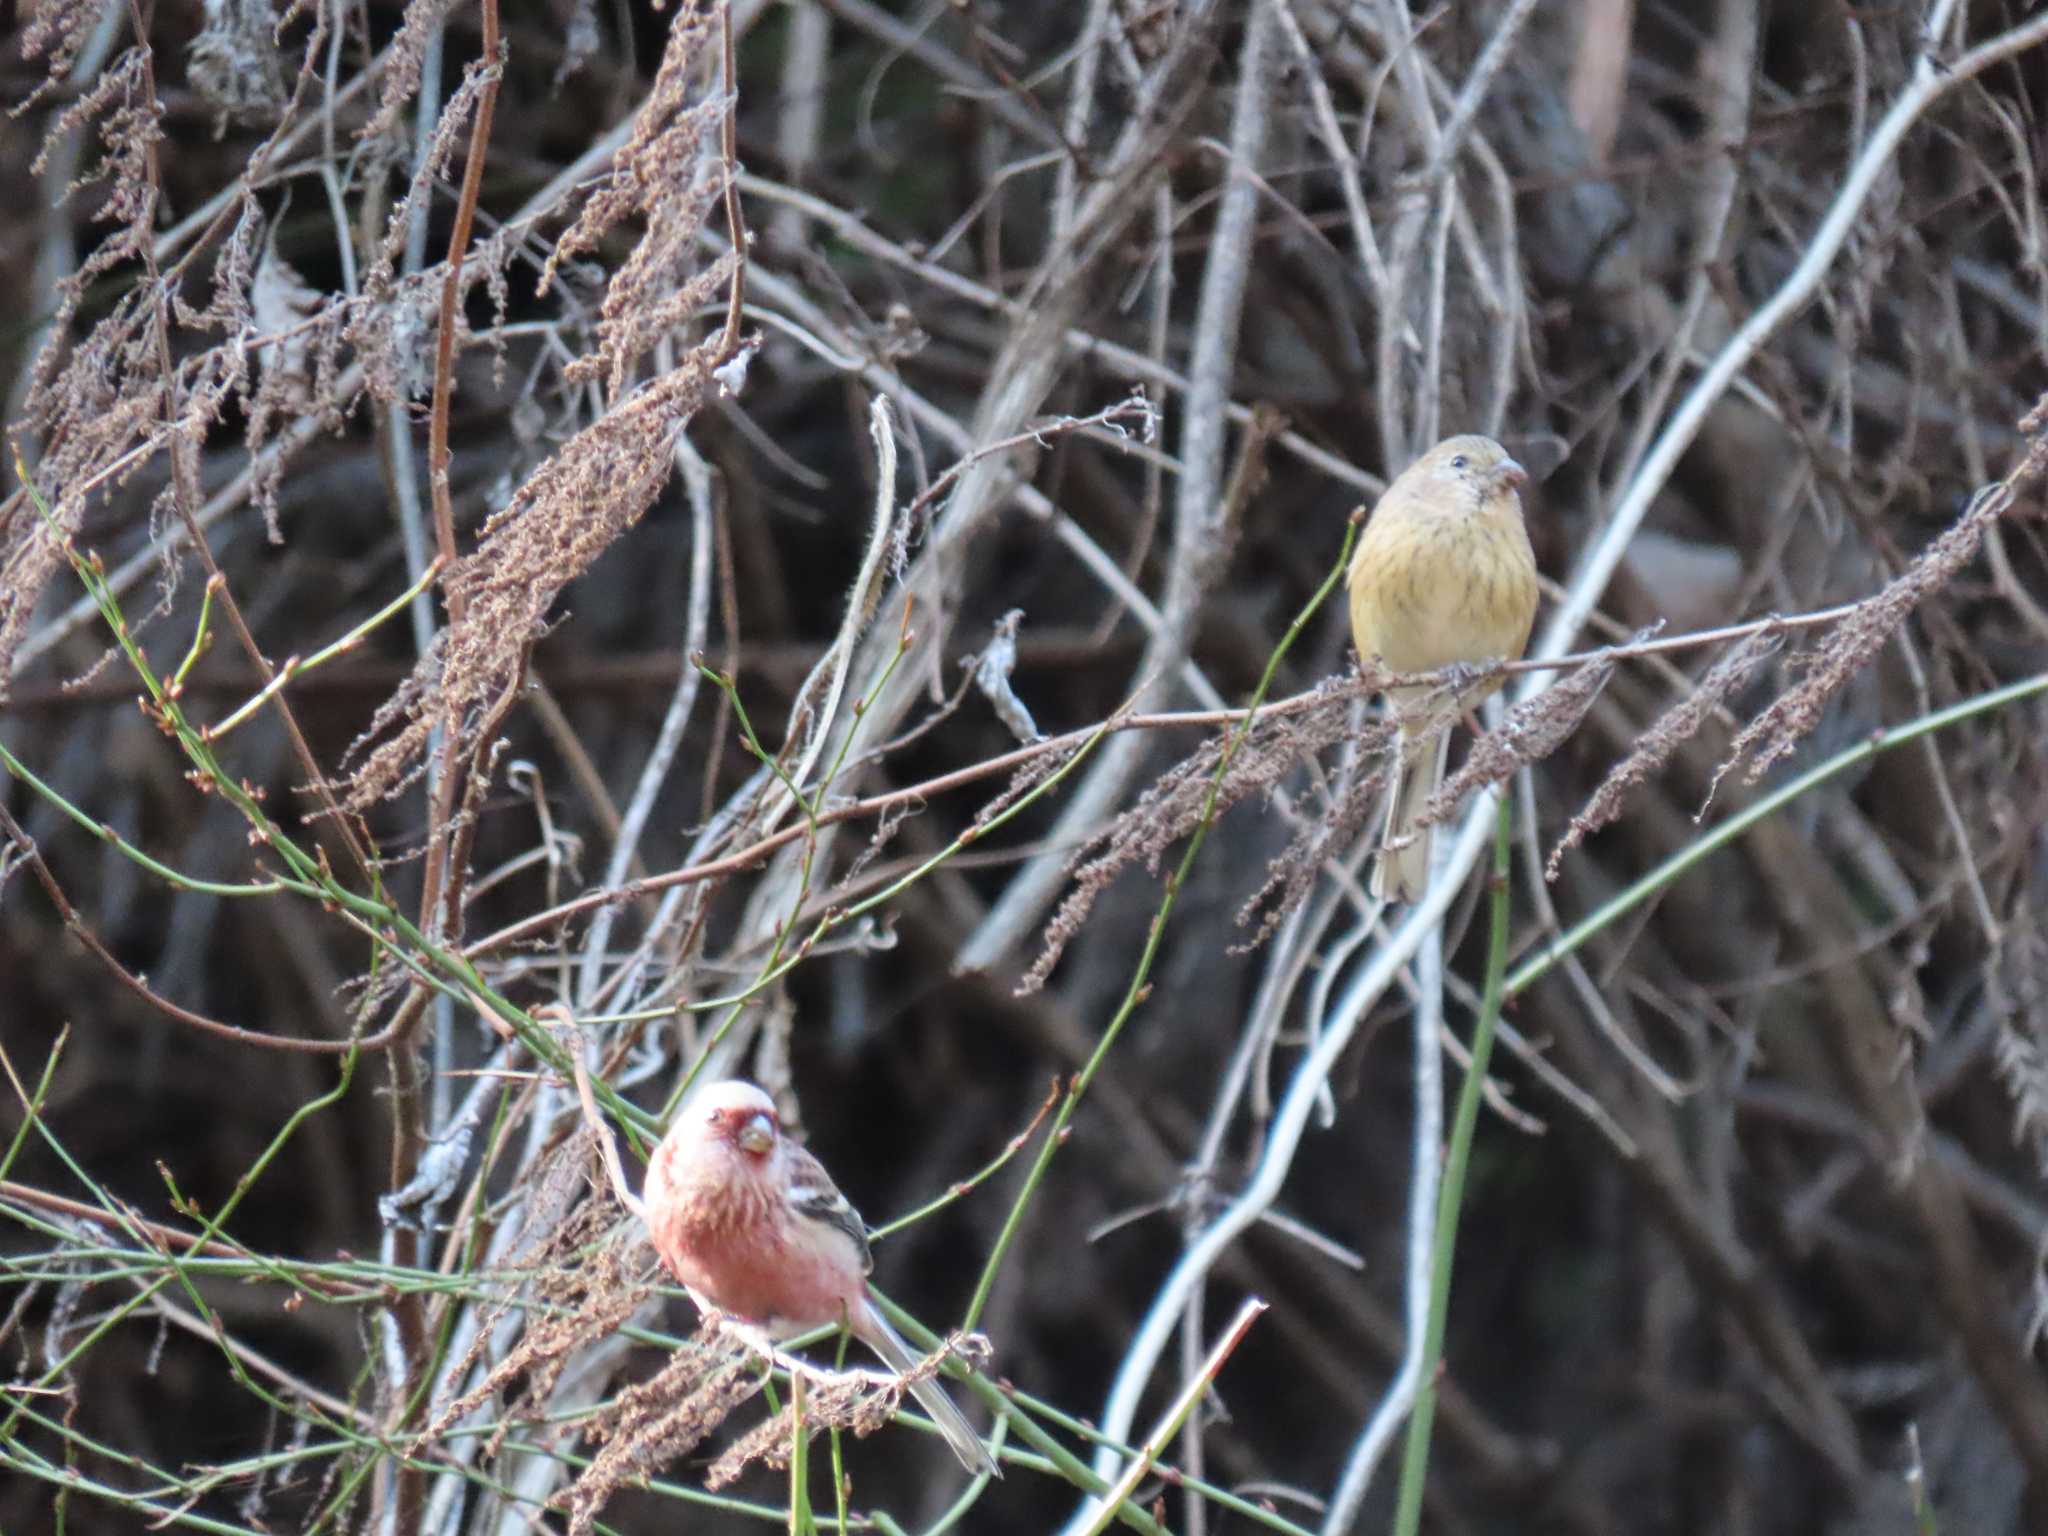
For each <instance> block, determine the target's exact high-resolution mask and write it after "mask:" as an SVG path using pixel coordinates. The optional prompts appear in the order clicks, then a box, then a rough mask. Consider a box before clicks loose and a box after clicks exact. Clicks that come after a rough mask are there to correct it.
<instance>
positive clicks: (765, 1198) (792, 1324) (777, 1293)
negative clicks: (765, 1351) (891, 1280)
mask: <svg viewBox="0 0 2048 1536" xmlns="http://www.w3.org/2000/svg"><path fill="white" fill-rule="evenodd" d="M647 1214H648V1230H649V1232H650V1234H651V1235H652V1236H653V1238H654V1247H655V1251H656V1252H657V1253H658V1254H660V1255H661V1260H662V1262H663V1263H664V1264H666V1265H667V1266H668V1269H669V1272H670V1273H671V1274H673V1275H674V1276H675V1277H676V1279H678V1280H680V1281H681V1282H682V1283H683V1284H684V1285H686V1286H688V1287H689V1288H690V1289H691V1290H692V1291H694V1292H696V1293H697V1294H698V1295H699V1296H701V1297H703V1298H704V1300H706V1301H708V1302H709V1303H710V1304H711V1305H712V1306H714V1307H716V1308H718V1309H719V1310H720V1311H722V1312H728V1313H730V1314H732V1315H733V1316H734V1317H737V1318H741V1319H744V1320H745V1321H747V1322H751V1323H757V1324H760V1325H762V1326H764V1327H767V1328H769V1329H770V1330H771V1331H773V1332H790V1333H795V1332H801V1331H802V1330H804V1329H807V1328H815V1327H818V1326H820V1325H822V1324H826V1323H836V1322H838V1321H839V1320H840V1319H841V1318H842V1317H845V1316H847V1315H849V1314H850V1313H852V1312H854V1311H855V1310H856V1309H857V1308H858V1306H859V1303H860V1300H861V1297H862V1295H863V1292H864V1289H865V1284H866V1282H865V1280H864V1277H863V1276H862V1275H861V1274H860V1273H859V1272H858V1270H856V1269H852V1268H849V1267H848V1266H847V1265H846V1264H844V1263H841V1262H838V1254H837V1252H836V1247H835V1246H834V1245H831V1244H821V1243H818V1242H814V1241H805V1240H804V1238H805V1236H806V1232H805V1224H802V1223H800V1222H798V1221H797V1218H795V1217H794V1215H793V1214H792V1213H791V1212H790V1211H789V1209H788V1206H787V1205H786V1204H785V1203H784V1202H783V1201H782V1200H781V1198H780V1197H779V1196H778V1195H776V1194H775V1193H774V1192H772V1191H768V1190H764V1189H761V1188H760V1187H758V1186H756V1185H750V1184H747V1183H742V1182H739V1181H735V1182H734V1183H732V1184H729V1185H727V1186H726V1187H724V1188H720V1189H717V1190H711V1189H707V1188H705V1187H703V1186H702V1185H697V1186H695V1187H685V1188H669V1189H666V1190H664V1191H663V1198H661V1199H660V1200H658V1201H655V1202H652V1203H650V1205H649V1209H648V1213H647Z"/></svg>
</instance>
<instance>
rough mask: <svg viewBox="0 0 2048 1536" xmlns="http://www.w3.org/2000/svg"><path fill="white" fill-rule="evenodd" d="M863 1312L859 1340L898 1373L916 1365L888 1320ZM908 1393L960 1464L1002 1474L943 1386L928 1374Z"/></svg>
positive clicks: (913, 1383) (988, 1473)
mask: <svg viewBox="0 0 2048 1536" xmlns="http://www.w3.org/2000/svg"><path fill="white" fill-rule="evenodd" d="M865 1312H866V1316H865V1317H863V1318H862V1319H861V1322H862V1327H861V1328H860V1330H859V1332H860V1336H861V1339H862V1340H863V1341H864V1342H865V1343H866V1344H867V1346H868V1348H869V1349H872V1350H873V1351H874V1352H875V1353H876V1354H878V1355H880V1356H881V1357H882V1363H883V1364H884V1365H886V1366H888V1367H889V1369H890V1370H892V1371H894V1372H896V1374H897V1375H899V1376H908V1375H909V1374H910V1373H911V1372H912V1371H913V1370H915V1369H916V1368H917V1351H916V1350H914V1349H912V1348H911V1347H910V1345H909V1344H908V1342H906V1341H905V1339H904V1337H903V1335H902V1334H900V1333H898V1332H897V1331H896V1330H895V1329H894V1328H891V1327H890V1326H889V1324H888V1321H887V1319H885V1318H884V1317H883V1316H882V1314H881V1313H880V1312H878V1311H877V1310H876V1309H875V1308H874V1306H873V1305H872V1304H870V1305H869V1306H868V1307H866V1308H865ZM910 1395H911V1396H912V1397H914V1398H916V1399H917V1402H918V1406H919V1407H921V1408H922V1409H924V1411H925V1412H926V1413H928V1414H930V1415H931V1416H932V1422H933V1423H934V1424H936V1425H937V1426H938V1427H939V1433H940V1434H942V1435H944V1436H945V1437H946V1444H948V1445H950V1446H951V1447H952V1448H953V1454H954V1455H955V1456H958V1457H959V1458H960V1465H961V1466H963V1467H965V1468H966V1469H967V1470H968V1471H969V1472H972V1473H974V1474H975V1475H976V1476H983V1475H986V1476H988V1477H1001V1476H1002V1475H1003V1469H1002V1468H1001V1467H999V1466H997V1465H996V1459H995V1457H994V1456H992V1455H990V1454H989V1449H988V1446H987V1445H986V1444H985V1443H984V1442H983V1440H982V1438H981V1436H979V1435H977V1434H976V1433H975V1432H974V1426H973V1425H972V1424H969V1423H968V1422H967V1418H966V1415H964V1414H962V1413H961V1412H960V1410H959V1409H958V1408H957V1407H955V1406H954V1404H953V1399H952V1398H951V1397H949V1396H948V1395H947V1394H946V1389H945V1388H944V1387H942V1386H940V1385H939V1384H938V1382H937V1381H935V1380H933V1379H932V1378H930V1377H917V1378H915V1379H913V1380H912V1381H911V1383H910Z"/></svg>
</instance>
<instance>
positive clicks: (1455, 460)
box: [1451, 453, 1472, 469]
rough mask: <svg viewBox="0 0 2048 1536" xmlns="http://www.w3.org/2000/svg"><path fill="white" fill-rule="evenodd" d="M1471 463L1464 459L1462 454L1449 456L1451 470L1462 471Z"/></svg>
mask: <svg viewBox="0 0 2048 1536" xmlns="http://www.w3.org/2000/svg"><path fill="white" fill-rule="evenodd" d="M1471 462H1472V461H1471V460H1470V459H1468V458H1466V457H1465V455H1463V454H1462V453H1454V454H1452V455H1451V468H1453V469H1464V468H1466V467H1468V466H1469V465H1470V464H1471Z"/></svg>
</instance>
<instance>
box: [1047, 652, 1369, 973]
mask: <svg viewBox="0 0 2048 1536" xmlns="http://www.w3.org/2000/svg"><path fill="white" fill-rule="evenodd" d="M1360 688H1361V685H1360V682H1359V680H1358V679H1357V678H1356V677H1332V678H1329V679H1327V680H1325V681H1324V682H1323V684H1322V685H1321V686H1320V687H1319V688H1318V689H1317V690H1316V691H1315V697H1314V698H1313V702H1311V703H1310V704H1309V705H1308V707H1306V708H1304V709H1300V710H1293V711H1290V712H1288V713H1286V714H1271V713H1268V714H1265V715H1262V716H1260V717H1259V719H1258V720H1257V721H1256V722H1255V723H1254V724H1253V725H1252V727H1251V729H1250V730H1249V731H1247V732H1246V733H1245V738H1244V742H1243V744H1242V745H1241V746H1240V747H1239V748H1238V752H1237V756H1236V757H1235V758H1233V759H1232V761H1231V764H1230V768H1229V770H1228V771H1227V772H1226V773H1225V774H1224V776H1223V782H1222V784H1221V785H1220V786H1219V787H1218V789H1217V794H1216V805H1215V814H1217V815H1218V816H1220V815H1221V814H1222V813H1223V812H1224V811H1226V810H1228V809H1229V808H1230V807H1231V806H1233V805H1236V804H1237V803H1238V802H1239V801H1241V800H1245V799H1248V798H1249V797H1250V796H1252V795H1255V794H1271V793H1272V792H1273V791H1274V790H1275V789H1277V788H1278V787H1279V786H1280V783H1281V781H1282V780H1283V779H1285V778H1286V777H1287V775H1288V774H1290V773H1291V772H1293V771H1294V769H1295V768H1296V766H1298V765H1299V764H1300V763H1302V762H1304V761H1305V760H1307V759H1308V758H1311V757H1313V756H1315V755H1316V754H1317V753H1319V752H1322V751H1323V750H1325V749H1326V748H1328V747H1331V746H1334V745H1335V744H1336V743H1337V742H1340V741H1342V740H1343V739H1344V738H1345V737H1346V736H1348V735H1350V734H1351V733H1352V731H1353V729H1354V728H1353V726H1352V723H1351V711H1352V705H1353V703H1354V702H1355V701H1356V700H1357V698H1358V695H1359V692H1360ZM1235 730H1236V727H1234V726H1232V727H1228V728H1226V729H1225V730H1224V731H1222V732H1220V733H1218V734H1217V735H1215V736H1212V737H1210V738H1209V740H1207V741H1205V742H1203V743H1202V745H1201V746H1200V747H1199V748H1197V749H1196V750H1195V752H1194V753H1193V754H1192V755H1191V756H1189V757H1187V758H1185V759H1183V760H1182V761H1181V762H1179V763H1177V764H1175V765H1174V766H1173V767H1172V768H1170V769H1168V770H1167V771H1166V772H1165V773H1163V774H1161V775H1160V776H1159V778H1158V779H1157V780H1155V781H1154V782H1153V784H1152V786H1151V787H1150V788H1149V789H1147V790H1146V791H1145V793H1144V794H1143V795H1142V796H1141V797H1139V800H1138V803H1137V804H1136V805H1134V806H1132V807H1131V808H1130V809H1129V810H1127V811H1123V812H1121V813H1120V814H1119V815H1118V816H1117V818H1116V819H1115V820H1114V821H1112V822H1111V823H1110V824H1109V825H1108V826H1106V827H1104V828H1103V829H1102V830H1101V831H1100V832H1099V833H1097V834H1096V835H1095V836H1094V837H1093V838H1091V839H1089V840H1088V841H1087V842H1086V843H1084V844H1083V845H1082V846H1081V847H1080V848H1078V849H1076V850H1075V853H1074V856H1073V858H1072V859H1071V860H1070V861H1069V864H1068V867H1069V868H1070V869H1071V870H1072V871H1073V874H1074V882H1075V883H1074V889H1073V890H1072V891H1070V892H1068V893H1067V897H1066V899H1065V900H1064V901H1062V902H1061V903H1060V905H1059V908H1058V910H1057V911H1055V912H1054V913H1053V915H1052V918H1051V920H1050V921H1048V922H1047V924H1046V925H1045V934H1044V943H1045V948H1044V949H1043V950H1042V951H1041V953H1040V954H1039V957H1038V959H1037V960H1035V961H1034V962H1032V965H1031V969H1030V970H1028V971H1026V972H1025V973H1024V979H1023V980H1022V981H1020V982H1019V983H1018V984H1017V991H1018V992H1019V993H1020V994H1024V993H1030V992H1035V991H1037V990H1038V989H1039V988H1040V987H1043V986H1044V985H1045V983H1046V980H1047V978H1048V977H1050V976H1051V974H1052V969H1053V967H1054V966H1055V965H1057V964H1059V959H1060V955H1061V954H1062V953H1063V952H1064V951H1065V950H1066V947H1067V945H1068V944H1069V943H1071V942H1072V941H1073V939H1074V937H1075V935H1077V934H1078V933H1080V931H1081V930H1082V928H1083V927H1084V926H1085V925H1086V924H1087V921H1088V914H1089V912H1090V911H1091V910H1092V909H1093V907H1094V905H1095V902H1096V899H1097V898H1098V897H1100V896H1101V894H1102V893H1103V891H1105V890H1106V889H1108V887H1109V885H1110V883H1111V882H1112V881H1114V880H1115V879H1116V877H1117V876H1118V875H1120V874H1122V873H1123V872H1124V871H1125V870H1126V869H1128V868H1130V867H1131V866H1132V865H1134V864H1143V865H1144V866H1145V868H1146V870H1147V871H1148V872H1149V873H1151V874H1152V875H1154V876H1156V875H1158V873H1159V869H1160V865H1161V862H1162V861H1163V860H1164V859H1165V857H1166V851H1167V850H1168V849H1169V848H1171V847H1172V846H1173V845H1174V844H1175V843H1176V842H1178V841H1179V840H1180V839H1181V838H1183V837H1186V836H1187V835H1188V834H1189V833H1191V832H1193V831H1194V830H1195V828H1196V827H1197V826H1199V825H1200V824H1201V821H1202V815H1203V810H1204V807H1205V806H1206V805H1207V804H1208V799H1209V790H1210V785H1211V782H1212V781H1213V780H1214V778H1215V775H1216V766H1217V764H1218V763H1219V762H1221V761H1222V757H1223V749H1224V747H1225V746H1226V745H1227V744H1228V743H1229V741H1230V738H1231V735H1232V734H1233V732H1234V731H1235ZM1365 730H1366V731H1367V732H1368V733H1377V734H1379V735H1380V736H1382V737H1384V736H1385V734H1386V731H1387V728H1386V726H1385V725H1384V723H1382V722H1379V721H1374V722H1372V723H1370V724H1368V725H1367V726H1366V727H1365ZM1383 744H1384V743H1383V741H1382V742H1380V743H1377V744H1375V745H1376V746H1377V745H1383Z"/></svg>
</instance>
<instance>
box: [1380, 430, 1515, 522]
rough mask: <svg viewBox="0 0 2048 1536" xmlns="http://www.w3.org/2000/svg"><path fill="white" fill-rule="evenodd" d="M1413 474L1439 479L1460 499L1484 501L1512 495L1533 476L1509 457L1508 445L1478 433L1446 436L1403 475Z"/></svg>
mask: <svg viewBox="0 0 2048 1536" xmlns="http://www.w3.org/2000/svg"><path fill="white" fill-rule="evenodd" d="M1410 475H1414V476H1416V477H1418V478H1426V479H1428V480H1430V481H1432V482H1435V483H1436V484H1438V485H1439V486H1441V487H1443V488H1444V489H1446V490H1449V491H1451V492H1452V493H1453V494H1455V495H1456V496H1457V497H1458V499H1459V500H1460V501H1466V500H1470V501H1471V502H1475V503H1478V504H1481V505H1484V504H1485V503H1486V502H1489V501H1491V500H1493V498H1495V497H1496V496H1512V495H1513V494H1514V493H1515V491H1516V490H1517V489H1519V488H1520V487H1521V486H1523V485H1525V484H1527V483H1528V479H1529V472H1528V471H1527V470H1526V469H1524V468H1522V466H1521V465H1520V464H1517V463H1516V462H1515V461H1514V460H1513V459H1512V458H1510V457H1508V451H1507V449H1505V448H1503V447H1501V445H1500V444H1499V443H1496V442H1495V441H1494V440H1493V439H1492V438H1490V437H1481V436H1479V435H1478V434H1477V433H1468V434H1466V435H1464V436H1462V437H1447V438H1445V439H1444V440H1443V441H1442V442H1440V443H1438V444H1437V445H1436V446H1435V447H1434V448H1432V449H1430V450H1429V452H1427V453H1425V454H1424V455H1423V456H1422V457H1421V458H1419V459H1417V460H1416V461H1415V462H1414V463H1413V464H1412V465H1410V466H1409V468H1408V470H1407V471H1406V472H1405V473H1404V474H1403V475H1402V476H1401V478H1402V479H1403V480H1405V479H1407V478H1408V477H1409V476H1410Z"/></svg>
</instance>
